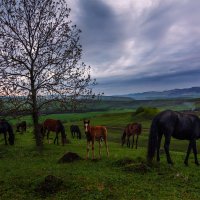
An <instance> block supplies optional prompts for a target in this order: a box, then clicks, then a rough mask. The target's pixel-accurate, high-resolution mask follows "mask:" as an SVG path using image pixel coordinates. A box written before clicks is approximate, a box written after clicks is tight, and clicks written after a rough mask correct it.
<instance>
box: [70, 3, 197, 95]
mask: <svg viewBox="0 0 200 200" xmlns="http://www.w3.org/2000/svg"><path fill="white" fill-rule="evenodd" d="M67 2H68V5H69V7H70V8H71V9H72V10H71V14H70V19H71V20H72V22H73V24H76V25H77V26H78V28H80V29H81V30H82V33H81V35H80V37H81V40H80V42H81V44H82V46H83V56H82V61H84V62H85V64H86V65H89V66H91V75H92V78H96V79H97V82H98V85H97V86H96V87H95V89H94V90H95V91H96V92H104V94H105V95H119V94H129V93H137V92H145V91H162V90H169V89H174V88H189V87H193V86H200V67H199V65H200V12H199V8H200V0H68V1H67Z"/></svg>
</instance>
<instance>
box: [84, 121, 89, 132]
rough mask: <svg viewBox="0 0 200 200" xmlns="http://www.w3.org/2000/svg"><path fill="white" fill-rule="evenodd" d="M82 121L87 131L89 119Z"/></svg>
mask: <svg viewBox="0 0 200 200" xmlns="http://www.w3.org/2000/svg"><path fill="white" fill-rule="evenodd" d="M83 123H84V129H85V133H87V132H88V127H89V125H90V120H84V121H83Z"/></svg>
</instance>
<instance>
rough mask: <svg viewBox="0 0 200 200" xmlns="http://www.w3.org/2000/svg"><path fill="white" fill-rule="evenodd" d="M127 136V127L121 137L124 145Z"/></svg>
mask: <svg viewBox="0 0 200 200" xmlns="http://www.w3.org/2000/svg"><path fill="white" fill-rule="evenodd" d="M125 138H126V128H125V129H124V132H123V133H122V137H121V142H122V146H123V145H124V143H125Z"/></svg>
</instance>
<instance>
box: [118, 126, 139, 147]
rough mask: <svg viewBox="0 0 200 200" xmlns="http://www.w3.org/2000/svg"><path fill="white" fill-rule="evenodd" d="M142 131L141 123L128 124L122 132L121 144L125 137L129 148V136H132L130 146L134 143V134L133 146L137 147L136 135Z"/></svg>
mask: <svg viewBox="0 0 200 200" xmlns="http://www.w3.org/2000/svg"><path fill="white" fill-rule="evenodd" d="M141 133H142V125H141V124H139V123H132V124H128V125H127V126H126V127H125V129H124V132H123V134H122V138H121V140H122V146H123V145H124V143H125V140H126V137H127V147H129V148H130V137H131V136H133V140H132V148H133V145H134V136H135V135H136V136H137V138H136V145H135V148H136V149H137V145H138V136H139V135H140V134H141Z"/></svg>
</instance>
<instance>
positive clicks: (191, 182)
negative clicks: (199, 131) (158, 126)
mask: <svg viewBox="0 0 200 200" xmlns="http://www.w3.org/2000/svg"><path fill="white" fill-rule="evenodd" d="M45 117H48V118H57V119H61V120H62V121H63V122H65V123H64V125H65V127H66V131H67V136H68V138H69V139H70V141H71V143H70V144H67V145H65V146H61V145H54V144H53V143H51V144H47V141H46V140H45V141H44V150H43V153H42V154H39V153H38V152H37V151H36V149H35V141H34V139H33V134H32V129H31V127H29V129H28V132H27V133H26V134H24V135H21V134H17V133H16V144H15V145H14V146H5V145H4V144H3V143H4V140H3V138H2V137H1V138H0V199H2V200H7V199H11V200H12V199H15V200H18V199H19V200H23V199H24V200H26V199H42V196H40V194H38V193H37V192H35V188H36V187H37V186H38V184H40V183H41V182H42V181H44V178H45V177H46V176H47V175H54V176H56V177H59V178H61V179H62V180H63V186H62V187H61V188H60V190H59V191H58V192H57V193H55V194H51V195H47V196H46V199H48V200H50V199H52V200H53V199H56V200H57V199H74V200H76V199H77V200H78V199H91V200H93V199H101V200H103V199H111V200H112V199H115V200H118V199H119V200H121V199H122V200H123V199H128V200H129V199H130V200H133V199H136V200H140V199H145V200H146V199H152V200H156V199H159V200H160V199H168V200H169V199H185V200H186V199H199V190H200V180H199V177H200V171H199V168H198V167H197V166H195V164H194V159H193V155H192V154H191V156H190V159H189V167H185V166H184V164H183V160H184V156H185V151H186V149H187V142H185V141H177V140H172V142H171V146H170V150H171V156H172V159H173V161H174V162H175V165H174V166H170V165H168V164H167V162H166V158H165V154H164V153H163V150H161V162H160V164H155V165H154V166H153V167H151V168H149V167H147V166H146V165H145V157H146V146H147V141H148V131H149V126H150V122H151V121H150V120H147V119H142V118H140V120H139V121H140V122H141V123H142V125H143V133H142V135H141V136H140V138H139V144H138V145H139V147H138V149H137V150H136V149H128V148H126V147H123V148H122V147H121V145H120V137H121V134H122V130H123V128H124V126H125V125H126V124H127V123H130V122H132V121H137V118H136V117H134V116H133V115H132V112H130V111H129V112H128V111H126V112H122V111H121V112H112V113H109V112H101V113H100V112H98V113H86V114H72V115H70V114H68V115H51V116H45ZM83 118H90V119H91V123H92V125H106V126H107V128H108V134H109V150H110V156H109V158H107V157H106V151H105V146H104V145H103V146H102V159H101V160H97V161H96V162H94V161H92V160H91V159H89V160H85V159H83V160H80V161H76V162H74V163H68V164H58V163H57V161H58V160H59V158H61V157H62V156H63V155H64V154H65V153H66V152H69V151H71V152H75V153H77V154H79V155H80V156H81V157H82V158H85V156H86V139H85V138H83V139H82V140H77V139H72V138H71V136H70V134H69V126H70V125H71V124H72V123H76V124H78V125H80V127H81V131H82V133H83V124H82V119H83ZM13 123H14V121H13ZM83 135H84V134H83ZM50 137H51V138H54V134H53V133H51V134H50ZM52 142H53V140H52ZM95 145H96V146H95V155H96V157H97V156H98V144H95ZM198 146H199V144H198ZM199 150H200V149H199ZM90 156H91V152H90ZM90 158H91V157H90ZM126 158H129V159H130V160H131V163H126V162H125V161H126ZM119 163H122V164H119ZM143 164H144V165H143Z"/></svg>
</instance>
